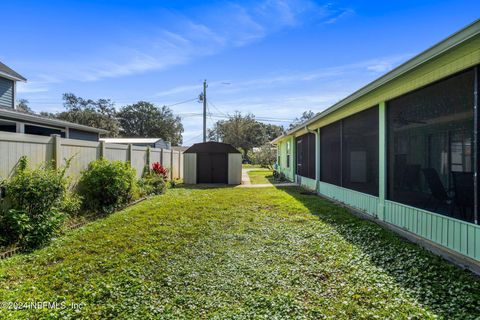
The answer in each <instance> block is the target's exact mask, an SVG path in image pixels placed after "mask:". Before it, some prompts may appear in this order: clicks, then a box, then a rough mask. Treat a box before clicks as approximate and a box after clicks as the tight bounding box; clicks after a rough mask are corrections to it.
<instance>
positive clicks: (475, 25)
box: [272, 19, 480, 143]
mask: <svg viewBox="0 0 480 320" xmlns="http://www.w3.org/2000/svg"><path fill="white" fill-rule="evenodd" d="M479 33H480V19H478V20H476V21H474V22H472V23H471V24H469V25H468V26H466V27H465V28H463V29H461V30H460V31H457V32H456V33H454V34H452V35H451V36H449V37H447V38H446V39H444V40H442V41H440V42H438V43H437V44H435V45H433V46H432V47H430V48H428V49H427V50H424V51H423V52H421V53H420V54H418V55H416V56H415V57H413V58H411V59H409V60H407V61H406V62H404V63H402V64H401V65H399V66H398V67H396V68H394V69H393V70H391V71H389V72H387V73H386V74H384V75H383V76H381V77H380V78H378V79H376V80H374V81H372V82H370V83H369V84H367V85H365V86H364V87H362V88H360V89H358V90H357V91H355V92H354V93H352V94H350V95H349V96H347V97H346V98H344V99H342V100H340V101H339V102H337V103H335V104H334V105H333V106H331V107H329V108H327V109H325V110H324V111H321V112H319V113H317V114H316V115H315V116H314V117H313V118H311V119H309V120H307V121H305V122H303V123H301V124H300V125H298V126H296V127H295V128H293V129H291V130H289V131H287V132H286V133H285V134H284V135H282V136H287V135H290V134H293V133H295V132H297V131H300V130H302V129H303V128H305V126H308V125H310V124H312V123H313V122H315V121H317V120H319V119H321V118H323V117H325V116H326V115H328V114H330V113H332V112H334V111H336V110H338V109H339V108H341V107H343V106H345V105H347V104H348V103H350V102H352V101H354V100H356V99H358V98H360V97H361V96H363V95H366V94H367V93H370V92H372V91H373V90H375V89H377V88H378V87H380V86H382V85H385V84H386V83H388V82H390V81H393V80H394V79H396V78H398V77H400V76H401V75H403V74H405V73H407V72H409V71H411V70H413V69H414V68H416V67H418V66H420V65H422V64H424V63H426V62H428V61H430V60H431V59H434V58H436V57H438V56H439V55H441V54H443V53H445V52H446V51H448V50H451V49H452V48H454V47H456V46H458V45H460V44H461V43H463V42H465V41H467V40H469V39H471V38H473V37H475V36H477V35H478V34H479ZM282 136H280V137H278V138H276V139H274V140H272V143H274V142H278V140H277V139H280V138H282Z"/></svg>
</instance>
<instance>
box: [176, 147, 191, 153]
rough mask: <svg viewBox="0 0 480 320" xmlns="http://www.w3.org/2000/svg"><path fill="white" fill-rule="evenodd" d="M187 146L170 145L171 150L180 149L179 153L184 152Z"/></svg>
mask: <svg viewBox="0 0 480 320" xmlns="http://www.w3.org/2000/svg"><path fill="white" fill-rule="evenodd" d="M188 148H190V147H185V146H174V147H172V149H173V150H175V151H180V152H181V153H183V152H185V150H187V149H188Z"/></svg>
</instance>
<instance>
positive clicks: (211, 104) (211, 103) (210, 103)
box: [207, 101, 229, 117]
mask: <svg viewBox="0 0 480 320" xmlns="http://www.w3.org/2000/svg"><path fill="white" fill-rule="evenodd" d="M207 103H208V104H209V105H210V106H212V107H213V108H214V109H215V110H217V111H218V112H219V113H220V114H222V115H224V116H225V117H228V116H229V115H228V114H225V113H224V112H222V111H221V110H220V109H218V108H217V107H216V106H215V105H214V104H213V102H210V101H207Z"/></svg>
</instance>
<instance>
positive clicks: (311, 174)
mask: <svg viewBox="0 0 480 320" xmlns="http://www.w3.org/2000/svg"><path fill="white" fill-rule="evenodd" d="M295 141H296V144H297V170H296V172H297V174H298V175H300V176H302V177H307V178H310V179H315V152H316V150H315V134H314V133H307V134H304V135H302V136H300V137H297V138H296V139H295Z"/></svg>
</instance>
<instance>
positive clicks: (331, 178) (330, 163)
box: [320, 121, 342, 186]
mask: <svg viewBox="0 0 480 320" xmlns="http://www.w3.org/2000/svg"><path fill="white" fill-rule="evenodd" d="M320 146H321V147H320V150H321V152H320V180H321V181H323V182H327V183H331V184H334V185H337V186H341V184H342V172H341V170H342V166H341V121H337V122H334V123H332V124H329V125H328V126H325V127H323V128H321V129H320Z"/></svg>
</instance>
